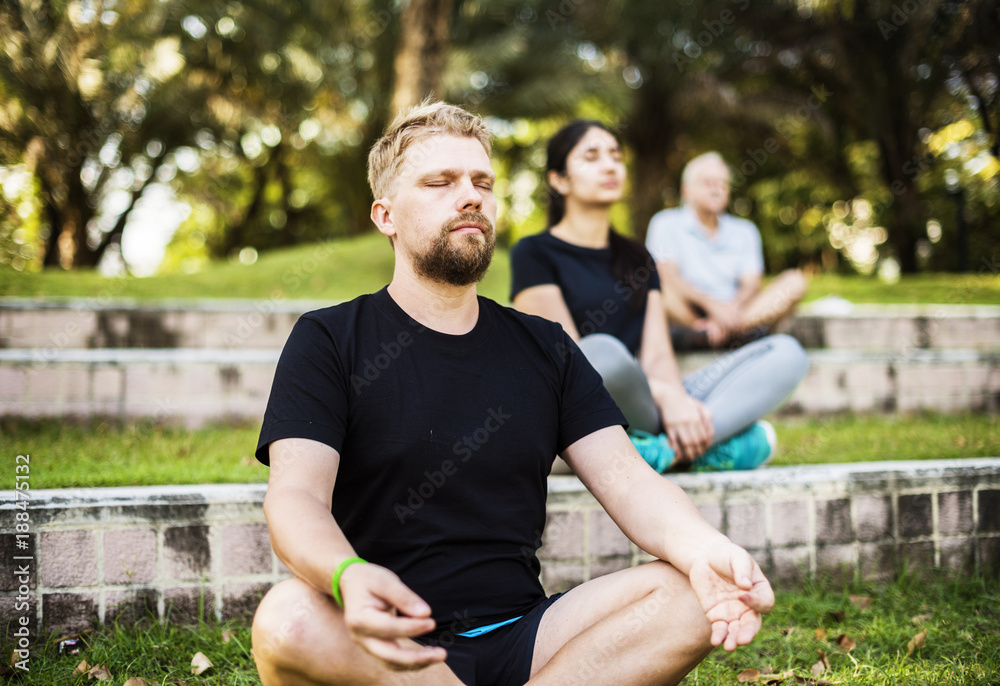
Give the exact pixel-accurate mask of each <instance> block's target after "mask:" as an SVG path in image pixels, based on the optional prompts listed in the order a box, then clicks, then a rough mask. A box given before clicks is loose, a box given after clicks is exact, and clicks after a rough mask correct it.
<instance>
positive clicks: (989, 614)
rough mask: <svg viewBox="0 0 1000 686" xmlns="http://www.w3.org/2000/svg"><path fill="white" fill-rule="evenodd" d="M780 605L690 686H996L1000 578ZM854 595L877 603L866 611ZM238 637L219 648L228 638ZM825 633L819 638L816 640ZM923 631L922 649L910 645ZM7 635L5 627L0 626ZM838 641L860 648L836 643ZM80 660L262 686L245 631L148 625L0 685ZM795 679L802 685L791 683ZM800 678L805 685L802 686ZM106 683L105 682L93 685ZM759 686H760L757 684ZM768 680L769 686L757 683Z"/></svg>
mask: <svg viewBox="0 0 1000 686" xmlns="http://www.w3.org/2000/svg"><path fill="white" fill-rule="evenodd" d="M776 595H777V603H776V605H775V608H774V610H773V611H772V612H771V613H770V614H769V615H767V617H765V620H764V626H763V629H762V630H761V632H760V634H759V635H758V636H757V639H756V640H755V641H754V642H753V643H752V644H751V645H749V646H745V647H743V648H740V649H738V650H737V651H735V652H733V653H725V652H724V651H722V650H716V651H715V652H713V653H712V654H711V655H710V656H709V657H708V659H707V660H705V661H704V662H703V663H702V664H701V665H699V666H698V667H697V668H696V669H695V671H693V672H692V673H691V674H690V675H688V677H687V679H686V680H685V681H684V684H685V686H716V685H721V684H736V683H738V681H737V677H738V675H739V674H740V673H741V672H743V671H744V670H747V669H756V670H758V671H760V672H761V673H763V674H779V673H785V674H786V676H785V678H784V679H782V680H781V681H774V682H769V683H778V684H786V685H788V686H791V685H792V684H795V683H807V682H806V681H805V679H808V678H810V677H811V670H812V668H813V665H815V664H816V663H817V662H820V661H821V659H822V657H823V656H825V657H826V659H827V661H828V662H829V669H827V670H826V671H825V672H824V673H823V674H821V675H820V676H819V678H821V679H825V680H826V681H827V682H828V683H830V684H844V685H854V684H862V685H865V686H898V685H899V684H907V685H908V686H922V685H927V686H930V685H932V684H933V685H934V686H943V685H944V686H946V685H951V684H954V685H956V686H958V685H962V686H992V685H994V684H997V683H1000V581H998V580H997V579H991V580H985V579H982V578H978V579H969V580H962V581H944V580H941V579H938V578H934V579H931V580H924V579H909V578H903V579H900V580H897V581H894V582H891V583H888V584H880V585H874V584H863V583H854V584H849V585H847V586H842V585H837V584H833V583H830V582H819V583H814V584H809V585H808V586H806V587H805V588H800V589H782V588H780V587H779V588H778V589H776ZM852 596H854V597H855V598H857V597H858V596H861V597H867V598H870V605H869V606H868V607H867V609H862V608H861V607H860V603H857V602H856V601H852ZM224 630H226V631H228V632H229V633H230V634H231V635H232V636H233V639H232V640H230V641H229V642H223V631H224ZM817 630H821V632H822V633H820V634H817ZM924 631H926V634H925V636H926V638H925V640H924V642H923V645H922V646H919V647H915V648H914V650H913V651H912V654H910V652H909V650H908V644H909V643H910V641H912V640H913V639H914V637H915V636H916V635H917V634H919V633H921V632H924ZM0 635H2V629H0ZM841 635H846V636H848V637H849V638H850V639H851V641H853V642H854V643H855V644H856V645H855V647H853V648H851V649H850V650H849V651H848V650H845V649H844V648H841V647H840V646H839V645H838V642H837V639H838V638H839V637H840V636H841ZM197 652H201V653H203V654H204V655H206V656H207V657H208V658H209V659H210V660H211V661H212V663H213V665H214V667H213V668H211V669H209V670H208V671H206V672H204V673H203V674H201V675H199V676H192V675H191V668H190V663H191V658H192V657H193V656H194V654H195V653H197ZM81 660H86V661H87V662H88V663H89V664H91V665H94V664H102V665H106V666H107V667H108V671H110V673H111V675H112V679H111V680H110V681H107V682H102V683H107V684H110V685H112V686H120V685H121V684H124V683H125V681H126V680H127V679H128V678H130V677H139V678H143V679H145V680H146V682H147V683H148V684H150V686H152V685H154V684H177V683H181V682H186V683H188V684H189V685H190V686H196V685H201V684H205V685H213V684H217V685H219V686H223V685H224V686H247V685H249V684H259V683H260V681H259V680H258V678H257V675H256V672H255V670H254V667H253V661H252V659H251V657H250V632H249V629H248V628H247V627H246V626H245V625H240V624H233V623H229V624H225V625H212V624H207V625H206V624H202V625H201V626H197V627H179V626H173V625H169V624H157V623H153V622H140V623H139V624H137V625H135V626H129V627H117V626H113V627H103V628H100V629H99V630H97V631H96V632H94V633H93V634H90V635H88V636H87V637H86V638H85V646H84V647H83V649H82V650H81V652H80V654H79V655H75V656H71V655H59V652H58V644H57V643H56V641H55V640H54V639H52V640H49V641H48V642H46V643H44V645H40V646H37V647H36V648H35V649H34V651H33V653H32V655H31V659H30V663H29V664H30V667H31V673H30V675H21V676H14V677H9V678H7V679H4V678H3V677H0V681H6V683H10V684H29V683H30V684H46V685H49V686H63V685H66V686H69V685H73V686H76V685H78V684H83V683H90V682H88V681H87V679H86V677H83V676H74V675H73V674H72V672H73V669H74V668H75V667H76V665H77V664H79V662H80V661H81ZM788 673H791V674H792V675H794V676H790V675H788ZM795 676H797V677H799V678H801V679H803V681H796V679H795V678H794V677H795ZM94 683H98V682H94ZM751 683H754V682H751ZM757 683H763V682H757Z"/></svg>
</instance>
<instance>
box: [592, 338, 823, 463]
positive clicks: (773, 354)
mask: <svg viewBox="0 0 1000 686" xmlns="http://www.w3.org/2000/svg"><path fill="white" fill-rule="evenodd" d="M580 349H581V350H583V353H584V354H585V355H586V356H587V359H588V360H589V361H590V363H591V364H592V365H594V368H595V369H597V371H598V372H599V373H600V375H601V378H602V379H604V385H605V387H606V388H607V389H608V393H610V394H611V397H612V398H613V399H614V401H615V402H616V403H618V407H619V408H620V409H621V411H622V413H623V414H624V415H625V419H626V420H628V423H629V428H632V429H639V430H642V431H648V432H650V433H659V432H660V431H662V430H663V422H662V420H661V417H660V412H659V410H658V409H657V407H656V404H655V403H654V402H653V394H652V393H651V392H650V390H649V382H648V381H647V380H646V374H645V372H643V371H642V367H640V366H639V362H638V360H636V358H635V356H634V355H632V353H630V352H629V350H628V348H626V347H625V345H624V344H623V343H622V342H621V341H619V340H618V339H617V338H615V337H614V336H609V335H608V334H603V333H598V334H593V335H591V336H585V337H584V338H582V339H581V340H580ZM808 369H809V358H808V357H807V356H806V352H805V350H803V349H802V346H801V345H799V342H798V341H796V340H795V339H794V338H792V337H791V336H786V335H785V334H775V335H773V336H766V337H765V338H762V339H760V340H758V341H754V342H753V343H750V344H749V345H745V346H743V347H742V348H738V349H737V350H734V351H733V352H731V353H728V354H726V355H723V356H722V357H720V358H718V359H717V360H714V361H713V362H712V363H711V364H709V365H707V366H705V367H702V368H701V369H699V370H698V371H696V372H694V373H692V374H689V375H688V376H686V377H684V388H685V390H686V391H687V392H688V394H689V395H691V397H693V398H695V399H696V400H700V401H701V402H703V403H705V405H706V406H707V407H708V409H709V410H711V411H712V428H713V429H715V441H716V442H717V443H718V442H719V441H722V440H725V439H727V438H729V437H730V436H735V435H736V434H737V433H739V432H740V431H742V430H743V429H745V428H746V427H748V426H750V425H751V424H753V423H754V422H755V421H757V420H758V419H760V418H761V417H763V416H764V415H766V414H767V413H768V412H770V411H771V410H773V409H774V408H776V407H777V406H778V405H779V404H781V402H782V401H783V400H784V399H785V398H786V397H788V396H789V395H790V394H791V392H792V391H794V390H795V387H796V386H798V385H799V382H800V381H802V379H803V377H805V375H806V371H808Z"/></svg>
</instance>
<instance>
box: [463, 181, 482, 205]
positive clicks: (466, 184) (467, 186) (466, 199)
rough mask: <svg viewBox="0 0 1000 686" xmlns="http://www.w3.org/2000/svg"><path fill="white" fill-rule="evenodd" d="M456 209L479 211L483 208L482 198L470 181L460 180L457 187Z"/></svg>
mask: <svg viewBox="0 0 1000 686" xmlns="http://www.w3.org/2000/svg"><path fill="white" fill-rule="evenodd" d="M458 189H459V195H458V209H460V210H480V209H482V207H483V198H482V196H481V195H480V194H479V190H478V189H477V188H476V185H475V184H474V183H472V179H462V181H461V183H459V185H458Z"/></svg>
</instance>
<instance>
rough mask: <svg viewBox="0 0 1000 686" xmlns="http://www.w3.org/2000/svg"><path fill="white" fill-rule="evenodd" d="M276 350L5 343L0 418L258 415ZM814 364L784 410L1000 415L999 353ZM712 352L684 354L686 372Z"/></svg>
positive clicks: (923, 353)
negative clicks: (42, 347) (90, 347)
mask: <svg viewBox="0 0 1000 686" xmlns="http://www.w3.org/2000/svg"><path fill="white" fill-rule="evenodd" d="M278 355H279V351H278V350H274V349H267V350H220V349H209V350H195V349H182V350H176V349H170V350H138V349H121V350H116V349H98V350H71V349H68V350H24V349H19V350H0V415H3V416H27V417H54V416H62V415H70V416H81V417H90V416H114V417H122V418H133V419H135V418H150V419H153V420H169V421H175V422H181V423H184V424H186V425H189V426H199V425H203V424H205V423H208V422H213V421H224V420H228V419H249V420H258V419H259V418H260V417H261V416H262V414H263V411H264V406H265V404H266V401H267V397H268V394H269V392H270V388H271V380H272V378H273V375H274V367H275V364H276V363H277V359H278ZM809 357H810V362H811V366H810V371H809V374H808V375H807V377H806V378H805V380H804V381H803V382H802V384H801V385H800V386H799V388H798V389H796V391H795V393H793V395H792V397H791V398H790V400H789V401H788V403H787V404H786V405H785V406H784V408H783V409H782V410H781V412H783V413H786V414H806V415H818V414H824V413H829V412H849V411H850V412H876V413H880V412H890V413H891V412H909V411H916V410H934V411H941V412H961V411H977V412H991V413H992V412H996V411H997V410H998V408H1000V369H998V367H1000V353H991V352H983V351H976V350H914V351H911V352H910V353H909V354H906V355H903V354H893V353H885V352H871V351H856V350H854V351H852V350H811V351H810V352H809ZM714 359H716V356H715V355H712V354H695V355H685V356H684V357H683V358H682V359H681V368H682V370H684V371H693V370H694V369H698V368H701V367H703V366H705V365H707V364H710V363H711V362H712V361H713V360H714Z"/></svg>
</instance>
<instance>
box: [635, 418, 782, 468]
mask: <svg viewBox="0 0 1000 686" xmlns="http://www.w3.org/2000/svg"><path fill="white" fill-rule="evenodd" d="M777 443H778V439H777V435H776V434H775V433H774V427H773V426H771V423H770V422H765V421H763V420H761V421H758V422H755V423H754V424H753V425H752V426H751V427H750V428H749V429H747V430H745V431H744V432H743V433H738V434H736V435H735V436H733V437H732V438H730V439H728V440H725V441H723V442H722V443H716V444H715V445H713V446H712V447H711V448H709V449H708V451H707V452H706V453H705V454H704V455H701V456H700V457H698V459H696V460H695V461H694V462H693V463H692V464H691V471H693V472H729V471H733V470H738V469H756V468H757V467H760V466H761V465H763V464H765V463H767V461H768V460H770V459H771V456H772V455H774V448H775V446H776V445H777ZM640 452H641V451H640Z"/></svg>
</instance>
